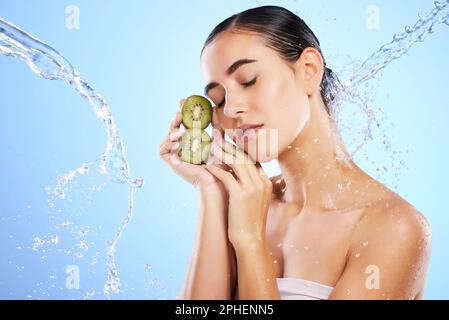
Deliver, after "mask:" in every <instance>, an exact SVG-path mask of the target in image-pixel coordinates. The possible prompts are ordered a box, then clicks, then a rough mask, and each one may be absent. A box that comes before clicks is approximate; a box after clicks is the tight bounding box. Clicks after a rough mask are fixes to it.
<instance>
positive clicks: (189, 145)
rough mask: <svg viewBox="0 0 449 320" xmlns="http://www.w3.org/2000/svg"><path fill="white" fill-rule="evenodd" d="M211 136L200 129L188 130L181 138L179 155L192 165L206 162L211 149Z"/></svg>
mask: <svg viewBox="0 0 449 320" xmlns="http://www.w3.org/2000/svg"><path fill="white" fill-rule="evenodd" d="M211 142H212V141H211V138H210V136H209V134H208V133H207V132H206V131H204V130H201V129H199V128H193V129H187V130H186V131H185V132H184V134H183V135H182V138H181V144H180V148H179V151H178V155H179V157H180V158H181V160H182V161H184V162H188V163H191V164H201V163H203V162H206V160H207V157H208V155H209V151H210V147H211Z"/></svg>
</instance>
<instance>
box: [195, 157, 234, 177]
mask: <svg viewBox="0 0 449 320" xmlns="http://www.w3.org/2000/svg"><path fill="white" fill-rule="evenodd" d="M208 164H209V165H212V164H214V165H215V166H217V167H219V168H220V169H223V170H225V171H228V172H230V173H232V174H233V176H234V179H238V177H237V176H236V175H235V173H234V170H233V169H232V167H230V166H229V165H227V164H224V163H222V162H221V161H220V160H219V159H218V158H217V157H215V155H214V154H213V153H212V152H209V155H208V158H207V160H206V164H203V165H202V166H204V167H206V165H208Z"/></svg>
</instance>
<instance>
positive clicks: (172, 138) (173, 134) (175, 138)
mask: <svg viewBox="0 0 449 320" xmlns="http://www.w3.org/2000/svg"><path fill="white" fill-rule="evenodd" d="M182 135H183V132H181V131H180V130H175V131H173V132H171V133H170V135H169V139H170V141H172V142H176V141H178V140H179V139H180V138H181V137H182Z"/></svg>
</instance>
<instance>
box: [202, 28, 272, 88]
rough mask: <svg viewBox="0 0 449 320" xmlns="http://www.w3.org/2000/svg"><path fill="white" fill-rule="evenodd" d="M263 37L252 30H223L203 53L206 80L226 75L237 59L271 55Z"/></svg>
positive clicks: (203, 69) (259, 58)
mask: <svg viewBox="0 0 449 320" xmlns="http://www.w3.org/2000/svg"><path fill="white" fill-rule="evenodd" d="M267 51H269V48H267V47H266V46H265V45H264V43H263V39H262V37H261V36H260V35H258V34H253V33H250V32H245V33H236V32H234V31H232V32H231V31H229V30H226V31H223V32H221V33H220V34H218V35H217V37H216V38H215V39H214V40H213V41H212V42H211V43H209V44H208V45H207V46H206V47H205V48H204V51H203V54H202V55H201V70H202V72H203V78H204V79H205V81H206V82H208V81H212V80H214V79H216V78H218V77H219V76H222V75H224V73H225V70H226V69H227V68H228V67H229V66H230V65H231V64H232V63H233V62H235V61H236V60H238V59H243V58H248V59H256V60H261V59H263V57H264V56H265V57H267V55H269V52H267Z"/></svg>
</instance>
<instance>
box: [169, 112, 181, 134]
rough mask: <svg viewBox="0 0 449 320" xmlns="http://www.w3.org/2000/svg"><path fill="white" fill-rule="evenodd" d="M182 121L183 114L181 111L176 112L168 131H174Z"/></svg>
mask: <svg viewBox="0 0 449 320" xmlns="http://www.w3.org/2000/svg"><path fill="white" fill-rule="evenodd" d="M181 122H182V115H181V112H176V115H175V118H174V119H173V120H172V122H171V123H170V127H169V129H168V132H172V131H174V130H176V129H179V128H180V126H181Z"/></svg>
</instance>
